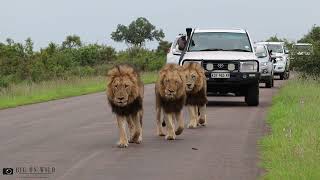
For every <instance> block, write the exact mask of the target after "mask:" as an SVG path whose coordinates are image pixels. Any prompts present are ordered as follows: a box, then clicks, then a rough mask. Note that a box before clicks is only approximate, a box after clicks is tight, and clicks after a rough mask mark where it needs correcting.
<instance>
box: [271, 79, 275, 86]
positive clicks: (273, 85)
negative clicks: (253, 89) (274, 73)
mask: <svg viewBox="0 0 320 180" xmlns="http://www.w3.org/2000/svg"><path fill="white" fill-rule="evenodd" d="M271 86H272V87H274V78H273V77H272V85H271Z"/></svg>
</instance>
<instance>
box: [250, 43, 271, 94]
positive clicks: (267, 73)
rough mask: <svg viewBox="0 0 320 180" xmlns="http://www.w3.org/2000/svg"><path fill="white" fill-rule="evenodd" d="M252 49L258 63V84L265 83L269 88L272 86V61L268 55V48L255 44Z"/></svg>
mask: <svg viewBox="0 0 320 180" xmlns="http://www.w3.org/2000/svg"><path fill="white" fill-rule="evenodd" d="M254 49H255V51H256V56H257V58H258V61H259V69H260V73H261V75H260V83H265V84H266V87H267V88H271V87H273V85H274V78H273V60H272V59H271V56H270V54H269V51H268V47H267V46H266V45H263V44H258V45H257V44H256V45H255V46H254Z"/></svg>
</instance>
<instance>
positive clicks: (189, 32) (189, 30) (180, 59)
mask: <svg viewBox="0 0 320 180" xmlns="http://www.w3.org/2000/svg"><path fill="white" fill-rule="evenodd" d="M192 31H193V29H192V28H186V33H187V44H186V46H185V47H184V50H183V51H182V53H181V55H180V58H179V65H180V63H181V61H182V59H183V57H184V55H185V54H186V52H187V49H188V45H189V43H190V41H191V34H192Z"/></svg>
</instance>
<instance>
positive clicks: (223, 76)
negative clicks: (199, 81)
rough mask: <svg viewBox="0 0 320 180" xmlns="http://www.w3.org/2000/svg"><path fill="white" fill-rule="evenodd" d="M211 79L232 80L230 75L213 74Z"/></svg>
mask: <svg viewBox="0 0 320 180" xmlns="http://www.w3.org/2000/svg"><path fill="white" fill-rule="evenodd" d="M211 78H221V79H223V78H230V73H211Z"/></svg>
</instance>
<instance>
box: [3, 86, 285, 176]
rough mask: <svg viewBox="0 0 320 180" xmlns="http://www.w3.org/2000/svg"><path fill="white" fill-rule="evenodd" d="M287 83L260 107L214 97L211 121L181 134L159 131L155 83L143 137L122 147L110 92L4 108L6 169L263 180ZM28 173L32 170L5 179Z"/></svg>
mask: <svg viewBox="0 0 320 180" xmlns="http://www.w3.org/2000/svg"><path fill="white" fill-rule="evenodd" d="M282 82H283V81H276V83H275V85H276V87H274V88H273V89H266V88H261V89H260V106H259V107H248V106H246V105H245V104H244V103H243V98H240V97H210V98H209V99H210V101H211V102H210V103H209V105H208V109H207V114H208V123H209V124H208V126H207V127H205V128H200V129H192V130H190V129H185V131H184V132H183V134H182V135H181V136H178V139H177V140H176V141H166V140H164V138H163V137H157V136H156V135H155V133H156V129H155V100H154V90H153V88H154V87H153V85H148V86H146V87H145V100H144V108H145V116H144V119H143V120H144V128H143V129H144V131H143V132H144V135H143V140H144V141H143V144H141V145H136V144H130V145H129V148H127V149H119V148H117V147H116V142H117V141H118V129H117V126H116V120H115V117H114V116H113V115H112V114H111V111H110V108H109V107H108V106H107V103H106V96H105V94H104V93H98V94H92V95H86V96H80V97H75V98H68V99H63V100H58V101H51V102H48V103H41V104H35V105H29V106H22V107H18V108H14V109H7V110H1V111H0V168H1V169H2V168H6V167H12V168H17V167H30V166H51V167H52V166H53V167H55V173H53V174H49V175H35V176H36V177H41V176H43V177H49V179H57V180H60V179H66V180H72V179H74V180H82V179H84V180H100V179H101V180H102V179H103V180H113V179H117V180H125V179H130V180H158V179H159V180H202V179H208V180H213V179H219V180H222V179H232V180H234V179H237V180H239V179H244V180H249V179H256V178H257V177H258V176H259V175H260V174H261V172H262V171H261V170H260V169H259V168H258V163H259V155H258V149H257V140H258V139H259V138H261V136H262V135H263V133H264V131H265V128H266V127H265V122H264V120H265V115H266V111H267V109H268V107H269V106H270V104H271V98H272V96H273V95H274V94H275V93H276V92H277V90H278V89H279V86H280V84H281V83H282ZM193 148H195V149H193ZM1 171H2V170H1ZM21 176H23V177H26V176H29V177H31V176H33V175H19V174H17V173H16V172H15V174H14V175H13V176H3V175H2V174H1V175H0V179H16V178H19V177H21ZM29 179H36V178H35V177H34V178H29Z"/></svg>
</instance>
